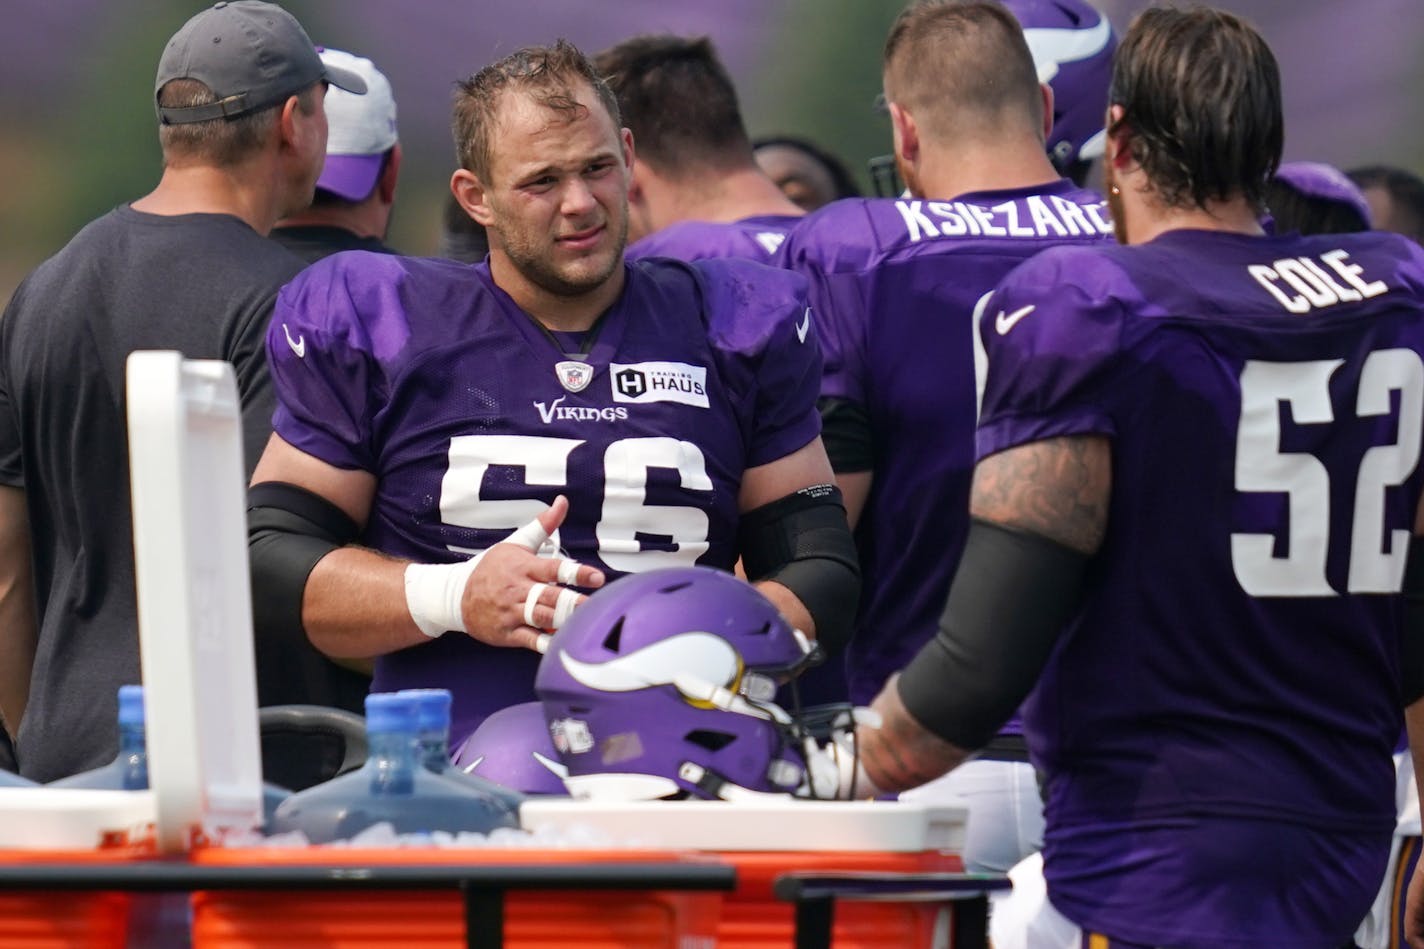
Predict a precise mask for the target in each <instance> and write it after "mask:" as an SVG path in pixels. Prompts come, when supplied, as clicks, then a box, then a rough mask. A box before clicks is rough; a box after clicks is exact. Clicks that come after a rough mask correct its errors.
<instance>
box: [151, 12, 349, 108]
mask: <svg viewBox="0 0 1424 949" xmlns="http://www.w3.org/2000/svg"><path fill="white" fill-rule="evenodd" d="M174 79H196V80H198V81H199V82H201V83H203V85H205V86H207V87H208V88H209V89H211V90H212V92H213V94H214V95H215V96H217V97H218V101H217V102H214V103H211V104H209V105H197V106H190V107H187V108H181V109H166V108H163V107H161V106H157V97H158V92H159V90H161V89H162V88H163V86H164V84H166V83H168V82H169V81H171V80H174ZM321 80H325V81H326V82H329V83H331V84H332V85H333V86H337V87H338V88H341V89H345V90H346V91H347V92H352V93H355V94H357V95H364V94H365V93H366V83H365V81H364V80H363V79H362V78H361V77H360V76H358V75H356V74H355V73H353V72H351V71H350V70H346V69H342V68H340V67H338V66H329V65H327V64H325V63H323V62H322V61H321V57H320V56H319V55H318V54H317V51H316V46H314V45H313V44H312V41H311V39H310V38H309V37H308V36H307V32H306V30H304V29H302V25H301V24H300V23H298V22H297V21H296V18H295V17H293V16H292V15H291V14H290V13H288V12H287V11H286V10H283V9H282V8H281V7H279V6H277V5H276V4H274V3H264V2H262V0H227V2H225V3H218V4H214V5H213V6H211V7H209V8H208V9H206V10H204V11H203V12H202V13H199V14H197V15H196V16H194V17H193V18H192V19H190V20H189V21H188V22H187V23H185V24H183V28H182V29H180V30H179V31H178V32H177V33H175V34H173V38H172V39H170V40H169V41H168V45H167V46H166V47H164V49H163V57H162V58H161V59H160V60H159V61H158V80H157V82H155V84H154V87H153V95H154V100H155V106H156V107H157V108H158V120H159V121H160V122H162V123H163V124H164V125H183V124H186V123H188V122H206V121H209V120H211V119H220V118H236V117H237V116H239V115H246V114H247V113H249V112H256V111H257V110H259V109H265V108H267V107H268V106H272V105H276V104H277V103H279V102H282V101H283V100H285V99H286V98H287V97H288V96H290V95H295V94H296V93H298V92H300V91H301V90H303V89H305V88H307V87H308V86H310V85H311V84H312V83H315V82H318V81H321Z"/></svg>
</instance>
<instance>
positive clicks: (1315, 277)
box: [977, 230, 1424, 945]
mask: <svg viewBox="0 0 1424 949" xmlns="http://www.w3.org/2000/svg"><path fill="white" fill-rule="evenodd" d="M980 334H981V338H982V339H983V341H984V343H985V347H986V352H987V355H988V374H987V380H986V388H985V391H984V401H983V407H982V414H981V416H980V425H979V429H978V433H977V442H978V445H977V450H978V454H979V457H980V458H983V457H986V456H988V455H991V454H994V453H996V452H999V451H1002V450H1004V449H1007V448H1011V447H1013V446H1016V445H1021V444H1025V443H1029V442H1035V441H1040V440H1044V439H1050V438H1054V437H1059V436H1075V435H1102V436H1106V437H1107V438H1109V439H1110V440H1111V450H1112V489H1111V491H1112V495H1111V504H1110V508H1109V514H1108V524H1107V535H1106V539H1105V541H1104V543H1103V546H1102V548H1101V551H1100V553H1099V554H1098V556H1097V557H1096V558H1095V560H1094V562H1093V567H1092V573H1091V574H1090V576H1091V582H1090V588H1089V591H1088V594H1087V597H1086V599H1085V601H1084V604H1083V605H1082V607H1081V609H1080V611H1079V613H1078V615H1077V617H1076V619H1075V620H1074V621H1073V623H1072V624H1071V626H1070V627H1069V628H1068V629H1067V630H1065V634H1064V638H1063V639H1062V641H1061V645H1060V648H1059V649H1058V650H1057V651H1056V652H1055V654H1054V657H1053V658H1052V659H1051V660H1050V663H1049V665H1048V667H1047V669H1046V670H1045V672H1044V675H1043V677H1042V678H1041V679H1040V681H1039V684H1038V686H1037V687H1036V689H1035V691H1034V692H1033V694H1032V695H1031V696H1030V699H1029V701H1028V703H1027V704H1026V706H1025V710H1024V712H1025V734H1026V735H1027V736H1028V740H1029V745H1030V748H1031V749H1032V751H1033V753H1034V755H1035V758H1036V763H1037V764H1038V765H1039V766H1040V768H1042V769H1044V770H1045V771H1046V772H1047V774H1048V785H1047V787H1048V798H1047V817H1048V821H1049V831H1048V835H1047V839H1046V843H1045V859H1046V867H1047V871H1048V876H1049V885H1050V888H1054V887H1055V874H1057V875H1058V880H1057V887H1056V889H1055V890H1054V893H1055V895H1054V902H1055V905H1057V904H1059V902H1060V901H1062V903H1063V904H1064V905H1063V907H1062V908H1063V909H1064V911H1065V912H1068V913H1069V915H1070V916H1073V917H1074V918H1082V917H1085V916H1089V917H1090V916H1092V913H1091V912H1086V911H1083V910H1082V906H1096V905H1098V904H1099V903H1100V902H1101V900H1102V899H1103V897H1102V894H1103V893H1106V892H1109V891H1111V889H1112V887H1111V886H1107V885H1106V884H1104V880H1105V879H1108V878H1111V877H1112V876H1113V874H1114V871H1115V870H1121V871H1122V872H1124V873H1126V872H1129V869H1128V868H1129V867H1131V866H1133V865H1134V864H1133V863H1132V861H1134V860H1137V861H1139V864H1138V865H1139V866H1140V865H1144V863H1143V861H1144V858H1143V856H1142V854H1141V853H1137V854H1134V853H1133V852H1132V851H1131V850H1130V849H1124V848H1123V846H1122V839H1123V837H1122V835H1121V833H1120V832H1121V831H1122V830H1123V829H1124V828H1129V827H1130V828H1133V829H1134V831H1136V832H1142V833H1144V834H1146V833H1147V832H1148V831H1149V829H1151V830H1152V831H1159V830H1160V831H1161V832H1163V833H1170V832H1171V830H1170V829H1171V828H1172V827H1174V826H1177V824H1179V823H1180V822H1181V821H1183V820H1185V819H1187V818H1193V819H1195V818H1200V817H1202V816H1203V815H1205V816H1209V817H1212V818H1224V819H1228V820H1245V821H1252V820H1258V821H1274V822H1283V824H1282V825H1281V826H1283V825H1284V824H1292V825H1295V826H1303V827H1306V828H1313V829H1315V830H1317V831H1319V832H1322V833H1326V834H1344V835H1347V836H1349V835H1361V834H1363V835H1365V836H1367V837H1370V836H1371V835H1377V836H1376V837H1374V838H1372V839H1377V840H1378V842H1379V843H1380V845H1381V846H1382V847H1383V852H1387V850H1388V846H1389V844H1388V841H1389V835H1390V831H1391V830H1392V828H1393V826H1394V796H1393V795H1394V772H1393V767H1392V763H1391V752H1392V751H1393V749H1394V746H1395V743H1396V740H1397V739H1398V737H1399V732H1400V722H1401V719H1400V701H1401V699H1400V690H1399V684H1398V683H1399V672H1400V669H1399V645H1400V636H1401V619H1402V608H1403V604H1402V601H1401V598H1400V597H1399V596H1397V595H1395V594H1397V593H1398V592H1399V590H1400V586H1401V582H1402V578H1403V571H1404V560H1405V555H1406V552H1407V549H1408V544H1409V537H1410V534H1411V532H1412V529H1413V525H1414V519H1415V511H1416V509H1417V507H1418V505H1419V499H1420V491H1421V481H1424V470H1422V469H1421V465H1420V447H1421V434H1424V254H1421V252H1420V249H1419V248H1418V247H1417V246H1415V245H1413V244H1411V243H1409V242H1408V241H1405V240H1403V239H1401V238H1398V237H1397V236H1396V235H1389V234H1378V233H1369V234H1351V235H1325V236H1314V237H1301V236H1299V235H1295V234H1291V235H1286V236H1282V237H1250V236H1245V235H1236V234H1224V233H1216V232H1208V231H1192V230H1181V231H1174V232H1169V233H1167V234H1165V235H1163V236H1161V237H1159V238H1157V239H1156V240H1154V241H1151V242H1149V243H1146V244H1143V245H1139V246H1133V247H1119V246H1115V245H1114V246H1109V247H1102V248H1094V249H1080V248H1054V249H1050V250H1046V251H1044V252H1043V253H1042V254H1041V255H1039V256H1038V257H1036V258H1034V259H1032V260H1030V261H1029V262H1027V263H1025V264H1024V265H1022V266H1020V267H1019V268H1018V269H1016V270H1015V271H1014V272H1012V273H1011V274H1010V275H1009V276H1008V277H1007V278H1006V279H1005V281H1004V282H1003V283H1002V284H1001V285H1000V287H999V288H998V290H996V292H995V293H994V295H993V296H992V297H991V298H990V299H989V301H988V304H987V306H986V308H985V311H984V317H983V322H982V325H981V326H980ZM1112 828H1116V830H1111V829H1112ZM1100 829H1102V830H1103V831H1104V833H1103V834H1102V835H1101V836H1099V833H1098V831H1099V830H1100ZM1143 839H1146V838H1145V837H1144V838H1143ZM1190 849H1191V848H1188V847H1183V848H1181V849H1180V851H1179V852H1188V851H1190ZM1376 849H1377V848H1376ZM1383 852H1380V853H1377V854H1375V855H1374V856H1377V857H1378V859H1379V861H1380V865H1379V867H1351V866H1337V868H1336V869H1337V870H1338V871H1339V872H1340V874H1341V879H1340V880H1338V881H1335V883H1334V884H1332V887H1333V889H1334V890H1335V891H1336V894H1337V895H1338V894H1340V893H1345V892H1351V893H1352V892H1354V890H1355V889H1356V882H1357V881H1355V880H1353V879H1351V877H1352V876H1358V877H1359V879H1360V880H1362V881H1363V883H1362V887H1363V890H1362V892H1364V891H1367V892H1365V895H1366V896H1368V895H1370V894H1372V893H1373V891H1374V886H1375V884H1376V882H1377V880H1378V872H1379V870H1380V869H1381V868H1382V865H1383V864H1382V861H1383ZM1055 858H1056V859H1055ZM1233 859H1241V860H1243V861H1247V862H1249V861H1250V860H1251V859H1256V858H1253V857H1252V856H1251V855H1248V854H1242V853H1236V854H1235V855H1234V857H1233ZM1259 859H1260V860H1265V861H1271V860H1275V861H1279V860H1280V859H1281V857H1280V855H1279V854H1277V853H1269V852H1267V853H1261V854H1259ZM1370 859H1374V857H1371V858H1370ZM1287 862H1288V861H1287ZM1199 869H1200V870H1201V871H1202V872H1203V873H1209V872H1211V868H1208V867H1202V868H1199ZM1216 869H1217V870H1218V871H1220V874H1219V875H1218V877H1217V878H1218V879H1225V880H1232V879H1235V878H1236V877H1235V876H1233V871H1232V869H1231V868H1227V867H1217V868H1216ZM1371 873H1374V875H1373V876H1371V875H1370V874H1371ZM1104 874H1106V875H1104ZM1095 875H1096V876H1095ZM1179 891H1180V892H1185V890H1184V888H1181V887H1179ZM1333 898H1334V897H1333V896H1331V897H1327V898H1326V903H1325V904H1324V905H1329V899H1333ZM1365 903H1366V905H1367V904H1368V899H1366V900H1365ZM1070 907H1071V908H1072V909H1073V910H1075V911H1077V912H1076V915H1075V913H1074V912H1069V909H1070ZM1363 908H1364V907H1360V911H1361V914H1362V913H1363ZM1153 912H1157V913H1159V914H1160V915H1159V918H1175V919H1177V920H1178V921H1179V922H1181V923H1182V925H1187V924H1188V923H1187V921H1188V920H1190V919H1191V918H1192V916H1191V913H1192V911H1191V909H1190V908H1189V907H1188V908H1176V907H1174V908H1163V907H1157V908H1156V909H1155V910H1154V909H1153V908H1151V907H1144V908H1143V909H1142V912H1141V915H1142V916H1143V917H1145V916H1147V915H1149V914H1151V913H1153ZM1173 913H1176V914H1177V915H1176V916H1175V917H1173V915H1172V914H1173ZM1358 918H1359V917H1358V916H1357V917H1355V919H1354V920H1352V919H1346V920H1345V921H1346V922H1347V923H1350V924H1351V925H1353V923H1354V922H1355V920H1357V919H1358ZM1144 932H1148V933H1149V934H1144V935H1142V936H1141V938H1143V939H1148V938H1151V939H1159V940H1163V939H1165V940H1167V942H1165V943H1164V942H1160V941H1159V942H1153V943H1151V944H1153V945H1162V944H1169V943H1170V942H1171V939H1172V938H1173V936H1172V935H1171V934H1162V933H1160V932H1157V931H1155V930H1153V931H1144ZM1116 934H1117V933H1115V935H1116ZM1122 935H1123V938H1137V937H1134V936H1130V935H1128V934H1127V933H1126V932H1123V933H1122ZM1176 935H1177V936H1182V935H1184V933H1183V932H1178V933H1177V934H1176ZM1179 941H1180V940H1179ZM1214 944H1222V945H1224V944H1226V943H1214ZM1232 944H1235V943H1232ZM1243 944H1244V943H1243Z"/></svg>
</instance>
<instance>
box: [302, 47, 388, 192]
mask: <svg viewBox="0 0 1424 949" xmlns="http://www.w3.org/2000/svg"><path fill="white" fill-rule="evenodd" d="M317 52H318V54H319V55H320V56H321V61H322V62H323V63H325V64H327V65H328V66H334V67H336V68H338V69H342V70H345V71H346V72H350V73H355V74H356V75H358V76H360V77H361V78H362V79H364V80H365V82H366V94H365V95H361V96H357V95H352V94H351V93H349V92H346V91H345V90H343V89H341V88H339V87H337V86H332V87H330V88H329V89H327V91H326V121H327V126H328V129H329V131H328V132H327V139H326V164H325V165H324V166H323V167H322V170H321V177H320V178H318V179H317V181H316V186H317V187H318V188H322V189H324V190H326V191H330V192H331V193H333V194H335V195H337V196H339V197H342V198H345V199H346V200H348V201H363V200H365V199H366V198H367V197H368V196H369V195H370V194H371V191H372V189H374V188H375V187H376V179H377V178H378V177H379V176H380V174H381V168H382V166H383V164H384V159H385V154H386V152H388V151H390V149H391V146H392V145H394V144H395V143H396V99H395V96H394V95H393V94H392V93H391V84H390V81H389V80H387V79H386V77H385V76H384V75H382V74H381V71H380V70H379V69H377V68H376V66H375V64H374V63H372V62H371V61H370V60H369V59H366V58H364V57H362V56H353V55H352V54H350V53H347V52H344V51H342V50H339V49H325V48H322V47H318V48H317Z"/></svg>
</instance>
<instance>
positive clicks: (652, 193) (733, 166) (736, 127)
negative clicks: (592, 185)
mask: <svg viewBox="0 0 1424 949" xmlns="http://www.w3.org/2000/svg"><path fill="white" fill-rule="evenodd" d="M594 65H595V66H597V67H598V72H599V74H600V75H602V76H603V78H604V79H605V80H607V82H608V85H609V86H610V87H611V88H612V89H613V92H614V94H616V95H617V96H618V108H619V111H620V113H621V115H622V116H623V124H624V125H625V126H627V127H628V128H629V129H630V130H632V132H633V142H634V144H635V145H636V146H637V150H638V160H637V162H636V163H635V164H634V165H633V177H632V183H631V184H630V185H629V188H628V205H629V212H630V213H629V222H630V226H629V231H628V238H629V240H630V241H631V242H632V243H630V244H629V246H628V257H629V259H630V260H632V259H637V258H639V257H676V258H677V259H679V260H702V259H704V258H707V257H745V258H747V259H749V260H756V261H759V262H763V263H764V262H766V260H767V259H768V258H769V257H770V256H771V255H772V254H773V253H775V251H776V248H777V247H778V246H779V245H780V243H781V239H782V237H783V236H784V235H785V234H786V231H787V230H788V229H789V228H790V227H791V225H792V224H794V223H796V221H797V220H799V219H800V217H801V215H802V214H804V213H805V212H804V211H803V210H802V209H801V208H800V206H798V205H797V204H795V203H794V202H792V201H791V199H790V198H788V197H786V195H785V194H784V193H783V192H782V190H781V189H780V188H779V187H778V186H777V184H776V182H774V181H772V180H771V179H770V178H769V177H767V175H766V173H765V172H763V171H762V170H761V166H760V165H758V164H757V162H756V158H755V156H754V155H753V153H752V146H751V140H750V138H749V137H748V136H747V131H746V127H745V126H744V125H743V124H742V112H741V109H740V107H739V106H738V105H737V90H736V88H735V87H734V86H733V85H732V77H731V76H729V75H727V70H726V67H724V66H723V65H722V62H721V60H719V59H718V58H717V52H716V50H715V49H713V48H712V41H711V40H709V39H707V37H705V36H704V37H698V38H689V37H682V36H669V35H655V36H635V37H633V38H631V39H627V40H624V41H623V42H621V43H619V44H617V45H616V46H612V47H610V48H608V49H606V50H604V51H603V52H601V53H599V54H598V55H597V56H595V57H594Z"/></svg>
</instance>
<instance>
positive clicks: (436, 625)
mask: <svg viewBox="0 0 1424 949" xmlns="http://www.w3.org/2000/svg"><path fill="white" fill-rule="evenodd" d="M483 556H484V551H481V552H480V553H478V554H475V555H474V556H473V557H471V558H470V559H469V560H465V561H461V562H460V563H413V564H409V565H407V566H406V568H405V606H406V609H408V610H409V611H410V618H411V619H413V620H415V625H416V626H418V627H419V628H420V631H421V632H422V633H424V634H425V635H427V636H429V637H430V638H431V639H437V638H439V637H440V636H443V635H444V634H445V633H447V632H449V631H450V630H452V629H454V630H459V631H460V632H462V633H464V632H469V630H467V629H466V628H465V617H464V613H463V611H462V610H461V609H460V603H461V601H462V600H463V599H464V597H465V584H466V583H468V582H469V580H470V574H472V573H474V572H475V566H476V565H477V564H478V563H479V562H480V558H481V557H483Z"/></svg>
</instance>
